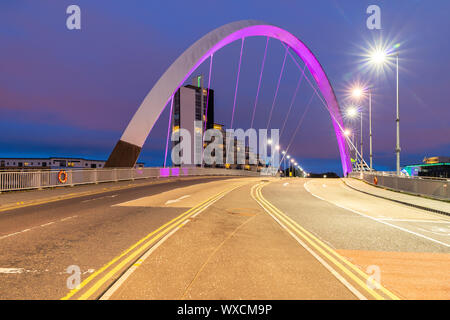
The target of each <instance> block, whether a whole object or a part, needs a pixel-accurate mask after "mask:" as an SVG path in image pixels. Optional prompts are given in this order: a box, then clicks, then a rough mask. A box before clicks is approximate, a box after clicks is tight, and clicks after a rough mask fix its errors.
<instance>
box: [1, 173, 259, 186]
mask: <svg viewBox="0 0 450 320" xmlns="http://www.w3.org/2000/svg"><path fill="white" fill-rule="evenodd" d="M259 175H260V173H259V172H256V171H247V170H236V169H222V168H200V167H185V168H178V167H175V168H150V167H148V168H145V167H144V168H111V169H65V170H32V171H31V170H30V171H0V192H3V191H13V190H27V189H40V188H50V187H63V186H68V185H69V186H74V185H82V184H92V183H100V182H114V181H124V180H137V179H149V178H167V177H187V176H259Z"/></svg>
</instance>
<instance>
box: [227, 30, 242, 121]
mask: <svg viewBox="0 0 450 320" xmlns="http://www.w3.org/2000/svg"><path fill="white" fill-rule="evenodd" d="M244 39H245V38H242V43H241V53H240V55H239V67H238V72H237V76H236V88H235V89H234V102H233V113H232V114H231V124H230V129H232V128H233V121H234V111H235V109H236V96H237V91H238V86H239V74H240V73H241V62H242V50H243V49H244Z"/></svg>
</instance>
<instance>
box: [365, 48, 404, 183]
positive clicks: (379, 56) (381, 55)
mask: <svg viewBox="0 0 450 320" xmlns="http://www.w3.org/2000/svg"><path fill="white" fill-rule="evenodd" d="M396 48H397V47H396ZM392 56H395V61H396V76H397V77H396V78H397V79H396V87H397V89H396V91H397V99H396V100H397V101H396V102H397V103H396V114H397V117H396V119H395V122H396V127H397V141H396V147H395V153H396V154H397V163H396V167H397V175H400V150H401V148H400V115H399V96H398V56H399V53H398V51H397V52H394V53H389V54H388V53H387V52H386V51H384V50H380V49H377V50H374V51H373V52H371V54H370V58H371V59H370V61H371V62H372V63H373V64H376V65H378V66H380V65H382V64H383V63H385V62H386V61H387V58H388V57H392Z"/></svg>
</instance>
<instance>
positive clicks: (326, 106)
mask: <svg viewBox="0 0 450 320" xmlns="http://www.w3.org/2000/svg"><path fill="white" fill-rule="evenodd" d="M282 44H283V46H285V47H287V45H285V44H284V43H283V42H282ZM288 53H289V56H290V57H291V59H292V61H293V62H294V63H295V65H296V66H297V67H298V68H299V69H301V67H300V65H299V64H298V62H297V60H295V59H294V57H293V55H292V53H291V52H288ZM305 79H306V80H307V81H308V83H309V85H310V86H311V88H312V89H313V90H314V92H315V94H316V95H317V97H318V98H319V99H320V101H321V102H322V104H323V105H324V107H325V109H327V111H328V112H329V113H330V116H331V118H332V119H333V121H334V123H336V124H337V126H338V127H339V130H340V131H341V133H342V134H343V136H344V137H345V139H346V140H347V141H348V142H349V143H350V144H351V145H353V143H352V142H351V141H349V138H348V137H347V136H345V134H344V128H342V126H341V124H340V123H339V121H337V119H336V117H335V116H334V114H333V113H332V112H331V111H330V109H329V108H328V104H327V103H326V102H325V101H324V100H323V98H322V96H321V95H320V94H319V93H318V92H317V89H316V87H314V85H313V84H312V83H311V80H309V78H308V77H305ZM353 147H354V145H353ZM356 153H357V154H358V155H359V156H360V157H361V154H360V153H359V152H358V150H356ZM361 159H362V161H363V162H364V163H365V164H366V165H367V163H366V161H365V160H364V159H363V158H362V157H361Z"/></svg>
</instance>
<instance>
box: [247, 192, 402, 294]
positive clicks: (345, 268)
mask: <svg viewBox="0 0 450 320" xmlns="http://www.w3.org/2000/svg"><path fill="white" fill-rule="evenodd" d="M263 186H264V184H263V183H260V184H257V185H255V186H253V188H252V197H253V198H254V199H255V200H256V201H257V202H258V203H259V205H260V206H261V207H263V209H264V210H265V211H266V212H267V213H268V214H269V215H271V216H272V218H274V219H275V220H276V221H277V222H278V223H279V224H280V225H282V227H284V228H286V229H287V230H288V231H292V232H293V233H294V234H295V235H296V236H299V237H300V238H301V240H303V241H304V242H305V243H307V244H308V245H310V246H311V248H313V249H314V251H315V253H318V254H320V256H321V257H323V258H324V259H326V261H327V262H329V263H331V264H332V265H333V266H334V267H336V269H338V270H340V271H341V272H342V273H343V275H345V276H346V277H347V278H348V279H350V280H351V281H352V282H353V283H354V284H356V286H357V287H358V288H360V289H362V291H364V292H366V293H367V294H368V295H369V296H370V297H372V298H373V299H376V300H385V299H393V300H399V297H397V296H396V295H395V294H393V293H392V292H390V291H389V290H387V289H386V288H384V287H383V286H382V285H381V284H378V283H374V280H373V279H372V278H371V277H370V276H369V275H367V274H366V273H364V272H363V271H362V270H361V269H359V268H358V267H357V266H355V265H354V264H352V263H351V262H349V261H348V260H347V259H345V258H344V257H343V256H341V255H340V254H339V253H337V252H336V251H335V250H333V249H332V248H330V247H329V246H328V245H327V244H325V243H324V242H323V241H321V240H320V239H318V238H317V237H316V236H314V235H313V234H311V233H310V232H308V231H307V230H306V229H304V228H303V227H302V226H300V225H299V224H298V223H297V222H295V221H294V220H293V219H291V218H290V217H289V216H287V215H286V214H284V213H283V212H282V211H280V210H279V209H278V208H276V207H275V206H274V205H272V204H271V203H270V202H269V201H267V200H266V199H265V198H264V197H263V195H262V193H261V189H262V188H263ZM341 276H342V275H341ZM345 281H346V280H345ZM369 284H371V285H369ZM375 288H376V289H375ZM358 291H359V290H358Z"/></svg>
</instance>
